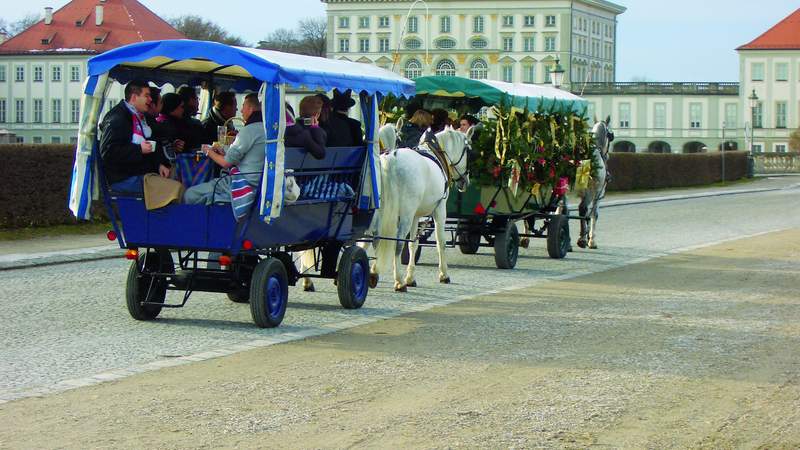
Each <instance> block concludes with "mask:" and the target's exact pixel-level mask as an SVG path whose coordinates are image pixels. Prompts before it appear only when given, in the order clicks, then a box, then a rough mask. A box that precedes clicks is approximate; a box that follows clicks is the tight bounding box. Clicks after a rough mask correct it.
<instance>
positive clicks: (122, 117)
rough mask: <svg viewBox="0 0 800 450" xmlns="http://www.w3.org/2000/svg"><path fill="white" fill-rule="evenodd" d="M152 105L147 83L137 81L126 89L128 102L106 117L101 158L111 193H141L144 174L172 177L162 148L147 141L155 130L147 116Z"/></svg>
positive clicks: (112, 109)
mask: <svg viewBox="0 0 800 450" xmlns="http://www.w3.org/2000/svg"><path fill="white" fill-rule="evenodd" d="M150 103H151V98H150V87H149V86H148V85H147V82H145V81H141V80H134V81H131V82H130V83H128V84H127V86H125V100H122V101H120V102H119V104H117V105H116V106H115V107H113V108H111V110H109V111H108V113H106V115H105V117H104V118H103V123H102V124H101V125H100V158H101V160H102V163H103V170H104V172H105V177H106V181H107V182H108V184H109V186H110V187H111V190H114V191H121V192H141V191H142V180H143V179H144V175H145V174H147V173H158V174H160V175H161V176H163V177H168V176H169V170H170V164H169V161H168V160H167V158H166V157H165V156H164V153H163V152H162V151H161V149H159V148H154V146H153V145H152V143H151V142H148V140H149V139H150V138H151V136H152V130H151V129H150V126H149V125H148V123H147V120H146V118H145V113H146V112H147V110H148V107H149V106H150ZM155 147H157V145H156V146H155Z"/></svg>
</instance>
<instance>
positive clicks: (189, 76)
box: [69, 40, 415, 221]
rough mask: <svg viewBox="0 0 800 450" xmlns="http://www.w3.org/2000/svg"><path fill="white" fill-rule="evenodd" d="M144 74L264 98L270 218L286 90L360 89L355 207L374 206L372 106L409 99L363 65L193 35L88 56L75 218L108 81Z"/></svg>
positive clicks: (278, 187)
mask: <svg viewBox="0 0 800 450" xmlns="http://www.w3.org/2000/svg"><path fill="white" fill-rule="evenodd" d="M134 78H142V79H145V80H149V81H151V82H154V83H155V84H157V85H162V84H164V83H170V84H172V85H173V86H177V85H180V84H188V85H190V86H198V85H202V84H204V83H209V85H213V86H214V87H215V89H222V90H234V91H237V92H244V91H258V92H259V95H260V98H261V100H262V104H263V111H262V112H263V115H264V133H265V135H266V137H267V144H266V148H265V149H264V157H265V160H264V161H265V163H264V174H263V178H262V183H261V186H262V189H261V199H260V214H261V216H262V218H264V219H265V220H266V221H269V219H271V218H275V217H279V216H280V212H281V208H282V206H283V189H284V174H283V171H284V167H283V160H284V158H283V152H284V146H283V136H284V130H285V128H286V118H285V115H284V102H285V96H286V90H287V88H292V89H307V90H319V91H330V90H332V89H339V90H341V91H344V90H346V89H352V90H353V91H354V92H357V93H359V94H360V99H361V110H362V112H363V113H364V119H365V125H366V126H365V129H366V134H367V141H368V149H367V155H368V157H367V158H365V166H366V167H365V171H367V172H368V174H369V175H368V176H367V177H365V183H364V191H363V192H362V193H361V197H360V201H359V206H360V207H361V208H377V207H379V201H380V200H379V199H380V180H379V176H380V173H379V170H378V152H379V149H378V146H376V145H374V142H373V141H374V136H375V135H376V134H377V127H378V105H379V101H380V98H381V97H382V96H384V95H387V94H393V95H395V96H398V97H410V96H412V95H414V93H415V87H414V82H412V81H411V80H408V79H406V78H403V77H401V76H400V75H397V74H395V73H393V72H390V71H388V70H385V69H382V68H379V67H376V66H372V65H367V64H361V63H354V62H349V61H337V60H332V59H326V58H319V57H313V56H304V55H295V54H288V53H282V52H277V51H271V50H259V49H253V48H245V47H233V46H228V45H224V44H220V43H216V42H205V41H192V40H166V41H150V42H142V43H138V44H132V45H127V46H124V47H120V48H117V49H114V50H111V51H108V52H106V53H103V54H101V55H98V56H95V57H93V58H91V59H90V60H89V77H88V78H87V80H86V82H85V83H84V95H83V97H82V99H81V118H80V122H79V134H78V144H77V149H76V151H75V164H74V167H73V171H72V184H71V186H70V198H69V208H70V210H71V211H72V213H73V214H74V215H75V217H77V218H78V219H89V218H91V212H90V209H91V203H92V200H96V199H98V197H99V185H98V177H97V165H98V163H99V156H98V149H97V136H96V134H97V125H98V123H97V122H98V120H99V117H100V114H101V113H102V108H103V104H104V103H105V102H104V101H103V100H104V98H105V96H106V94H107V92H108V89H109V88H110V86H111V84H112V82H113V81H117V82H119V83H122V84H124V83H126V82H128V81H130V80H132V79H134Z"/></svg>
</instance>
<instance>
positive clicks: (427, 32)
mask: <svg viewBox="0 0 800 450" xmlns="http://www.w3.org/2000/svg"><path fill="white" fill-rule="evenodd" d="M417 3H422V5H423V6H424V7H425V61H423V63H422V74H423V75H425V67H426V66H427V65H428V59H429V55H428V44H429V42H430V40H431V27H430V20H429V19H430V11H429V10H428V2H426V1H425V0H415V1H414V3H412V4H411V6H409V7H408V12H407V13H406V20H405V21H404V22H403V30H402V31H400V38H399V39H398V40H397V46H396V47H395V50H394V57H393V58H392V72H394V68H395V65H396V64H397V61H398V60H399V59H400V46H401V45H403V37H404V36H405V34H406V28H407V27H408V19H410V18H411V12H412V11H413V10H414V7H415V6H417Z"/></svg>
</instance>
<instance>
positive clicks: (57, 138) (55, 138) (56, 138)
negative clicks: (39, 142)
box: [50, 136, 61, 144]
mask: <svg viewBox="0 0 800 450" xmlns="http://www.w3.org/2000/svg"><path fill="white" fill-rule="evenodd" d="M50 143H51V144H60V143H61V136H53V137H51V138H50Z"/></svg>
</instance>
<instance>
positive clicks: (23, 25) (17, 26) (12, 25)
mask: <svg viewBox="0 0 800 450" xmlns="http://www.w3.org/2000/svg"><path fill="white" fill-rule="evenodd" d="M40 20H42V18H41V17H40V16H39V15H38V14H33V13H31V14H26V15H25V17H23V18H22V19H19V20H17V21H16V22H6V21H5V20H4V19H0V33H3V32H5V34H6V35H7V36H8V37H12V36H16V35H18V34H20V33H22V32H23V31H25V30H27V29H28V28H30V27H31V25H34V24H35V23H36V22H38V21H40Z"/></svg>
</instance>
